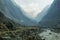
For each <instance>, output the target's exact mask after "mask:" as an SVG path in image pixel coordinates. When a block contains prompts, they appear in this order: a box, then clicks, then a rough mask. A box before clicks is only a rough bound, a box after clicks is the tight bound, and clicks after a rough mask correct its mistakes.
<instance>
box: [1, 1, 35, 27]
mask: <svg viewBox="0 0 60 40" xmlns="http://www.w3.org/2000/svg"><path fill="white" fill-rule="evenodd" d="M0 4H1V5H0V6H1V7H0V11H1V12H2V13H3V14H4V15H5V16H6V17H8V18H10V19H11V20H13V21H15V22H16V23H19V24H22V25H26V26H27V25H28V26H29V25H35V21H34V20H31V19H29V18H27V17H26V16H24V15H23V13H24V11H22V10H21V8H19V7H18V6H17V5H15V4H14V3H13V2H12V1H11V0H0Z"/></svg>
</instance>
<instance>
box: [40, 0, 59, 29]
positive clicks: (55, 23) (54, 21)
mask: <svg viewBox="0 0 60 40" xmlns="http://www.w3.org/2000/svg"><path fill="white" fill-rule="evenodd" d="M39 26H44V27H53V28H60V0H55V1H54V3H53V4H52V5H51V7H50V9H49V10H48V13H47V15H46V16H44V17H43V19H42V20H41V21H40V22H39Z"/></svg>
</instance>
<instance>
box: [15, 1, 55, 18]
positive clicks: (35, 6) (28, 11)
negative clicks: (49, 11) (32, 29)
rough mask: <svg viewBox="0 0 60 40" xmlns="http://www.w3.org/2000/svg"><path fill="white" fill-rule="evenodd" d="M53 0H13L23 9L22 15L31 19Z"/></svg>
mask: <svg viewBox="0 0 60 40" xmlns="http://www.w3.org/2000/svg"><path fill="white" fill-rule="evenodd" d="M53 1H54V0H14V2H15V3H16V4H17V5H18V6H20V7H21V8H22V10H24V12H25V13H24V15H25V16H27V17H28V18H31V19H36V17H37V15H38V14H39V13H40V12H42V11H43V10H44V8H45V7H46V6H48V5H51V4H52V3H53Z"/></svg>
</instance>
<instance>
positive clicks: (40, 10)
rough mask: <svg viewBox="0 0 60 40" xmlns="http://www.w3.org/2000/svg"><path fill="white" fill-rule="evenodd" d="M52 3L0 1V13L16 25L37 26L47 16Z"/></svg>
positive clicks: (34, 0)
mask: <svg viewBox="0 0 60 40" xmlns="http://www.w3.org/2000/svg"><path fill="white" fill-rule="evenodd" d="M53 1H54V0H51V1H49V0H46V1H44V0H33V1H32V0H29V1H28V0H26V1H24V0H22V1H21V0H20V1H17V0H0V11H1V12H2V13H3V14H4V15H5V16H6V17H8V18H9V19H11V20H13V21H15V22H16V23H19V24H23V25H28V26H29V25H31V26H32V25H37V23H38V24H39V23H40V21H41V20H42V18H44V16H45V15H46V14H48V13H47V12H48V10H49V9H50V8H51V4H52V3H53ZM24 2H25V3H24ZM41 22H42V21H41Z"/></svg>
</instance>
